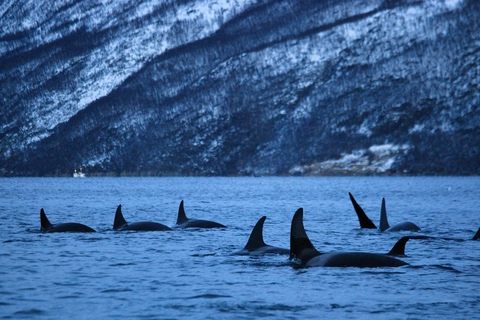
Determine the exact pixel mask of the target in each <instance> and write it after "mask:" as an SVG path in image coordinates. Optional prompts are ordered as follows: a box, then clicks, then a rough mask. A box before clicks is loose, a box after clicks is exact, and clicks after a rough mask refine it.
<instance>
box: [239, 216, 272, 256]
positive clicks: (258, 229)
mask: <svg viewBox="0 0 480 320" xmlns="http://www.w3.org/2000/svg"><path fill="white" fill-rule="evenodd" d="M265 219H267V217H266V216H263V217H261V218H260V220H258V222H257V224H256V225H255V227H253V230H252V233H251V234H250V238H248V242H247V245H246V246H245V248H244V249H247V250H255V249H258V248H261V247H264V246H266V244H265V242H263V223H264V222H265Z"/></svg>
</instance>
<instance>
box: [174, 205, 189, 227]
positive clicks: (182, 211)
mask: <svg viewBox="0 0 480 320" xmlns="http://www.w3.org/2000/svg"><path fill="white" fill-rule="evenodd" d="M187 221H188V218H187V216H186V215H185V209H183V200H182V201H181V202H180V207H178V217H177V224H182V223H184V222H187Z"/></svg>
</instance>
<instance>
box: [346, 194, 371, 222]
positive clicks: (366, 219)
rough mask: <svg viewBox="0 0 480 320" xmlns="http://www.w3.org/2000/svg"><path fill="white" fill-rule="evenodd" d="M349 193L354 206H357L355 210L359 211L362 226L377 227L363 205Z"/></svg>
mask: <svg viewBox="0 0 480 320" xmlns="http://www.w3.org/2000/svg"><path fill="white" fill-rule="evenodd" d="M348 195H349V196H350V200H352V204H353V207H354V208H355V212H356V213H357V216H358V221H359V222H360V228H366V229H377V227H376V226H375V224H373V222H372V220H370V219H369V218H368V217H367V215H366V214H365V212H364V211H363V209H362V207H360V206H359V205H358V203H357V201H355V198H353V196H352V194H351V193H350V192H349V193H348Z"/></svg>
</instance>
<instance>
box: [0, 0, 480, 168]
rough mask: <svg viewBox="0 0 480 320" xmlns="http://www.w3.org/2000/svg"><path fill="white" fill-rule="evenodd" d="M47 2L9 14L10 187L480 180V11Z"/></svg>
mask: <svg viewBox="0 0 480 320" xmlns="http://www.w3.org/2000/svg"><path fill="white" fill-rule="evenodd" d="M34 3H36V2H32V3H29V2H27V3H26V4H25V5H24V6H23V7H21V8H19V5H17V4H16V5H12V7H8V5H4V7H7V8H6V9H5V8H4V7H2V8H1V9H0V13H2V12H3V15H1V20H0V22H1V23H2V25H4V24H5V25H8V28H5V29H2V31H1V39H2V42H1V43H2V47H0V53H1V54H2V55H1V57H0V80H1V82H2V83H3V84H4V85H2V87H1V89H0V90H1V94H2V100H1V101H2V107H1V111H0V112H1V114H0V115H1V116H0V119H2V120H1V129H0V136H1V142H0V151H1V155H2V156H1V157H0V167H1V168H2V172H3V174H5V175H24V174H27V175H32V174H33V175H37V174H40V175H45V174H64V173H65V174H67V173H69V172H70V171H72V170H73V168H74V166H78V165H84V166H86V167H87V170H89V171H90V172H116V173H136V174H160V175H162V174H167V175H170V174H214V175H218V174H252V173H254V174H286V173H290V174H337V173H342V174H349V173H350V174H362V173H363V174H371V173H380V172H385V171H388V172H406V173H414V174H422V173H424V174H478V173H479V170H480V169H479V168H480V166H479V165H480V163H479V162H480V161H479V160H480V154H479V153H480V150H479V147H478V146H480V144H479V142H480V141H479V140H480V139H479V137H480V135H479V134H478V133H479V124H480V121H479V120H480V119H479V111H478V107H479V104H480V90H479V84H480V72H479V71H480V70H479V68H480V67H479V63H478V62H479V60H480V33H479V32H476V31H478V30H480V29H479V28H478V27H479V25H478V24H479V22H480V19H479V18H480V5H479V4H478V3H477V2H476V1H460V0H458V1H455V0H447V1H443V0H425V1H361V0H357V1H353V0H352V1H265V2H253V1H252V2H248V1H246V2H229V1H218V2H209V1H205V2H202V1H190V2H189V1H184V2H180V1H177V2H176V1H172V2H163V3H160V4H156V3H154V2H153V1H152V2H148V1H144V2H141V3H140V4H135V5H134V4H133V2H130V1H125V2H123V3H120V2H118V1H111V2H108V1H106V2H104V3H102V4H101V5H99V4H97V3H96V2H93V1H75V2H66V3H64V4H63V5H58V6H57V7H55V8H48V6H37V5H36V4H34ZM46 8H48V10H47V9H46ZM42 10H46V11H42ZM20 18H23V19H24V20H25V22H22V23H21V24H19V23H18V22H17V23H16V22H15V21H19V20H22V19H20ZM365 150H366V151H365ZM372 150H373V151H372ZM378 150H382V151H378ZM349 154H352V155H355V154H356V155H358V157H356V158H355V157H353V158H352V157H351V156H348V155H349ZM354 158H355V160H352V159H354ZM346 159H350V160H348V161H347V160H346ZM352 161H353V162H354V163H353V164H352Z"/></svg>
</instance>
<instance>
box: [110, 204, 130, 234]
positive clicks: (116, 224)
mask: <svg viewBox="0 0 480 320" xmlns="http://www.w3.org/2000/svg"><path fill="white" fill-rule="evenodd" d="M125 224H127V221H125V219H124V218H123V214H122V205H119V206H118V208H117V212H116V213H115V220H114V221H113V229H118V228H120V227H121V226H123V225H125Z"/></svg>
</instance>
